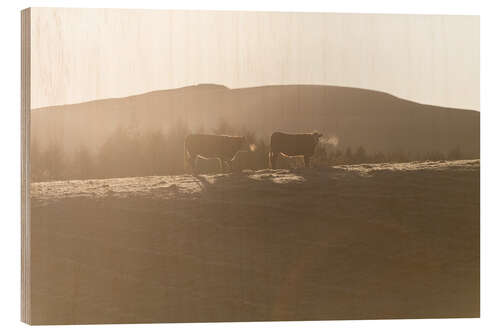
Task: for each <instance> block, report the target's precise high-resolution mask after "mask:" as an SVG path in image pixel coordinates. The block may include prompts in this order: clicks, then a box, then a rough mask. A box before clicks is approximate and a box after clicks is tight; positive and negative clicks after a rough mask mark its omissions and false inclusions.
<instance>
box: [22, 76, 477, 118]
mask: <svg viewBox="0 0 500 333" xmlns="http://www.w3.org/2000/svg"><path fill="white" fill-rule="evenodd" d="M203 86H206V87H207V88H209V87H210V86H213V87H214V89H215V88H216V87H218V88H219V89H227V90H243V89H257V88H269V87H290V86H314V87H336V88H348V89H356V90H365V91H372V92H376V93H379V94H384V95H389V96H391V97H394V98H397V99H400V100H403V101H407V102H411V103H415V104H419V105H423V106H433V107H440V108H446V109H456V110H466V111H474V112H479V113H480V109H477V110H476V109H471V108H460V107H453V106H444V105H437V104H429V103H422V102H418V101H414V100H411V99H408V98H402V97H399V96H397V95H395V94H392V93H389V92H386V91H382V90H375V89H369V88H360V87H354V86H341V85H325V84H269V85H262V86H248V87H238V88H231V87H229V86H227V85H224V84H219V83H208V82H207V83H198V84H194V85H187V86H181V87H176V88H168V89H158V90H149V91H145V92H139V93H134V94H131V95H127V96H119V97H107V98H101V99H91V100H86V101H80V102H75V103H65V104H55V105H47V106H40V107H36V108H31V109H30V111H41V110H42V109H48V108H59V107H65V106H75V105H81V104H87V103H94V102H103V101H109V100H117V99H124V98H130V97H139V96H144V95H148V94H152V93H157V92H166V91H175V90H182V89H187V88H196V87H200V88H203Z"/></svg>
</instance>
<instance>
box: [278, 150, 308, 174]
mask: <svg viewBox="0 0 500 333" xmlns="http://www.w3.org/2000/svg"><path fill="white" fill-rule="evenodd" d="M275 167H276V169H289V170H290V169H300V168H304V167H305V165H304V159H303V158H302V156H287V155H285V154H283V153H279V154H278V158H277V159H276V165H275Z"/></svg>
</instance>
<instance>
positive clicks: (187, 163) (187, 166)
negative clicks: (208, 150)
mask: <svg viewBox="0 0 500 333" xmlns="http://www.w3.org/2000/svg"><path fill="white" fill-rule="evenodd" d="M195 159H196V156H195V157H192V156H186V159H185V160H184V171H185V172H186V173H188V172H190V173H194V164H195Z"/></svg>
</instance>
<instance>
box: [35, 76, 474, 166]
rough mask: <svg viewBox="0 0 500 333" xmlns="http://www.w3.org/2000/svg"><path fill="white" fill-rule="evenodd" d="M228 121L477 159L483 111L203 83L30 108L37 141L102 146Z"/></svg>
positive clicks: (330, 91) (69, 147) (366, 93)
mask: <svg viewBox="0 0 500 333" xmlns="http://www.w3.org/2000/svg"><path fill="white" fill-rule="evenodd" d="M221 121H224V122H226V123H228V124H230V125H231V126H232V127H235V128H242V129H243V128H244V129H246V130H248V131H250V132H254V133H256V134H257V135H258V136H261V137H263V138H266V139H267V137H268V136H269V135H270V134H271V133H272V132H273V131H276V130H281V131H290V132H309V131H312V130H318V131H321V132H322V133H324V134H325V135H326V136H335V137H336V138H338V141H339V145H340V146H341V147H347V146H351V147H357V146H360V145H362V146H364V147H365V148H366V149H367V150H369V151H375V152H376V151H379V152H394V151H406V152H411V153H425V152H429V151H440V152H443V153H447V152H449V151H450V150H451V149H453V148H456V147H460V149H461V151H462V152H464V153H465V154H467V155H468V156H474V157H476V158H477V157H479V112H477V111H471V110H461V109H451V108H443V107H436V106H431V105H422V104H418V103H414V102H410V101H407V100H402V99H399V98H397V97H394V96H392V95H389V94H386V93H381V92H377V91H371V90H365V89H356V88H346V87H337V86H313V85H290V86H265V87H256V88H244V89H228V88H226V87H224V86H219V85H211V84H203V85H199V86H192V87H185V88H180V89H173V90H165V91H155V92H151V93H146V94H142V95H136V96H130V97H125V98H115V99H106V100H98V101H92V102H86V103H81V104H74V105H61V106H53V107H46V108H41V109H36V110H33V111H32V122H31V128H32V139H33V140H36V141H37V142H38V143H40V145H46V144H47V143H49V142H51V141H53V142H59V143H62V144H64V148H65V150H66V151H74V150H75V149H76V148H75V147H78V146H79V145H80V144H81V143H84V144H85V145H87V146H88V147H89V148H92V149H98V148H99V147H100V145H102V143H103V142H104V141H105V140H106V139H107V138H108V137H109V136H110V135H111V133H112V132H113V131H114V130H115V129H116V128H119V127H122V128H128V127H135V128H137V129H139V130H143V131H146V132H147V131H153V130H157V129H161V130H169V129H172V128H178V127H179V126H188V127H189V128H190V130H191V131H199V132H201V131H203V132H210V131H211V130H212V129H213V128H214V127H215V126H217V124H218V123H219V122H221Z"/></svg>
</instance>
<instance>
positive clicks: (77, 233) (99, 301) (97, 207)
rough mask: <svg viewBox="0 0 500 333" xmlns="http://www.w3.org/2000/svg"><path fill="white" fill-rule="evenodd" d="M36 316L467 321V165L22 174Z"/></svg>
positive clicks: (38, 319) (470, 278) (471, 175)
mask: <svg viewBox="0 0 500 333" xmlns="http://www.w3.org/2000/svg"><path fill="white" fill-rule="evenodd" d="M31 197H32V201H31V207H32V242H31V244H32V245H31V250H32V264H31V274H32V283H33V284H32V298H31V299H32V302H33V306H32V308H33V309H39V312H36V313H33V316H32V319H33V322H34V323H37V324H42V323H45V324H50V323H54V322H57V323H91V322H93V323H111V322H114V323H127V322H165V321H166V322H168V321H229V320H230V321H255V320H311V319H374V318H424V317H477V316H479V161H478V160H472V161H455V162H432V163H431V162H428V163H400V164H367V165H351V166H349V165H345V166H338V167H330V168H318V169H311V170H297V171H295V172H291V171H288V170H274V171H273V170H260V171H255V172H245V173H241V174H220V175H211V176H198V177H193V176H189V175H179V176H155V177H137V178H116V179H100V180H81V181H77V180H71V181H57V182H44V183H34V184H32V187H31Z"/></svg>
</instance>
